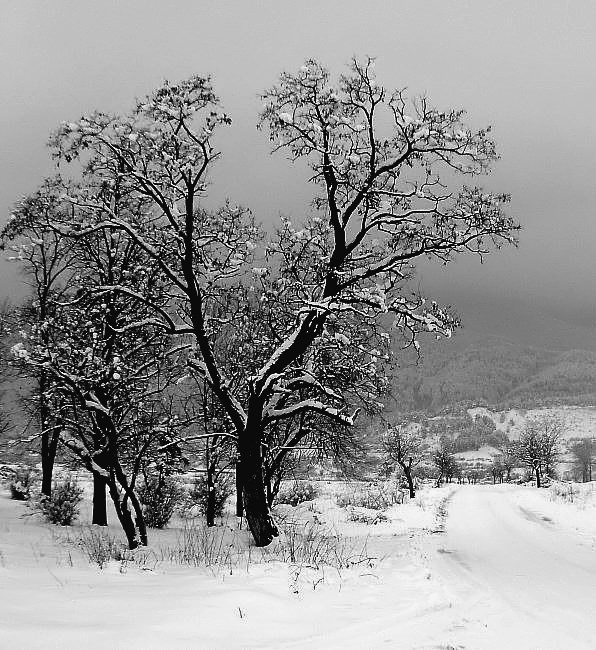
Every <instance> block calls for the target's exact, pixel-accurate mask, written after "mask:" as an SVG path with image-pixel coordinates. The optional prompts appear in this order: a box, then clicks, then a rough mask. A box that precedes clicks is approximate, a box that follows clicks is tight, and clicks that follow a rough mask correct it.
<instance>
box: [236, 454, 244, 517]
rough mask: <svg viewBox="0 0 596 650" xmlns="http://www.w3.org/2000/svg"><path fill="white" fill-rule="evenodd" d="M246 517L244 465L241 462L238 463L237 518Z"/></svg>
mask: <svg viewBox="0 0 596 650" xmlns="http://www.w3.org/2000/svg"><path fill="white" fill-rule="evenodd" d="M243 515H244V503H243V502H242V465H241V463H240V460H239V459H238V460H237V461H236V517H242V516H243Z"/></svg>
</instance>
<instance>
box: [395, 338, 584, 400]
mask: <svg viewBox="0 0 596 650" xmlns="http://www.w3.org/2000/svg"><path fill="white" fill-rule="evenodd" d="M423 350H424V353H423V356H422V358H421V359H420V361H418V362H416V361H415V360H414V359H413V358H412V355H409V357H405V355H404V354H403V353H401V354H400V353H398V358H401V359H402V365H401V368H400V370H399V371H398V372H397V373H396V378H395V382H394V386H395V396H396V398H397V399H396V404H395V409H396V410H401V411H404V410H417V411H424V412H427V413H440V412H443V411H453V412H460V411H461V409H462V408H466V407H469V406H476V405H486V406H491V407H494V408H497V409H499V410H503V409H507V408H513V407H517V408H531V407H537V406H551V405H564V404H574V405H588V404H596V352H595V351H592V350H556V349H555V350H553V349H545V348H540V347H531V346H525V345H521V344H519V343H513V342H511V341H508V340H506V339H503V338H500V337H494V336H492V337H485V338H476V337H475V336H468V337H460V338H459V339H458V337H457V336H456V337H454V339H453V340H452V341H450V340H447V341H440V342H429V343H427V345H425V346H423Z"/></svg>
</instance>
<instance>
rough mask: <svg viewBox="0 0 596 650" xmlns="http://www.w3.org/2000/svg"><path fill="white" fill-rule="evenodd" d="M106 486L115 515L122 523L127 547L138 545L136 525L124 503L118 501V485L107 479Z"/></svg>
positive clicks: (132, 547) (131, 547)
mask: <svg viewBox="0 0 596 650" xmlns="http://www.w3.org/2000/svg"><path fill="white" fill-rule="evenodd" d="M108 488H109V492H110V497H111V498H112V502H113V504H114V509H115V510H116V515H117V516H118V520H119V521H120V524H121V525H122V530H123V531H124V534H125V535H126V541H127V542H128V548H129V549H130V550H133V549H135V548H137V547H138V546H139V539H138V536H137V529H136V526H135V524H134V521H133V520H132V516H131V514H130V510H129V509H128V506H127V505H126V503H122V502H121V501H120V491H119V490H118V486H117V485H116V482H115V481H114V480H110V481H108Z"/></svg>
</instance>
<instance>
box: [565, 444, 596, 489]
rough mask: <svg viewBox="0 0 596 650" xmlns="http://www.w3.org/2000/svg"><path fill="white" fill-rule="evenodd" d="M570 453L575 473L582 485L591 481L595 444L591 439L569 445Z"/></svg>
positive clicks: (595, 450) (595, 451)
mask: <svg viewBox="0 0 596 650" xmlns="http://www.w3.org/2000/svg"><path fill="white" fill-rule="evenodd" d="M571 453H572V454H573V458H574V465H575V469H576V471H577V473H578V474H579V475H580V476H581V480H582V481H583V482H584V483H587V482H588V481H591V480H592V466H593V464H594V455H595V453H596V444H594V439H593V438H583V439H582V440H580V441H579V442H575V443H573V444H572V445H571Z"/></svg>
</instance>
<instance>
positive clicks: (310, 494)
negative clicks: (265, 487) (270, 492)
mask: <svg viewBox="0 0 596 650" xmlns="http://www.w3.org/2000/svg"><path fill="white" fill-rule="evenodd" d="M316 497H317V489H316V488H315V487H314V485H312V484H311V483H303V482H299V481H296V483H294V485H293V486H292V487H291V488H290V489H284V490H280V491H279V493H278V494H277V497H276V499H275V501H276V503H286V504H288V505H290V506H294V507H296V506H297V505H298V504H299V503H304V502H305V501H312V500H313V499H315V498H316Z"/></svg>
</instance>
